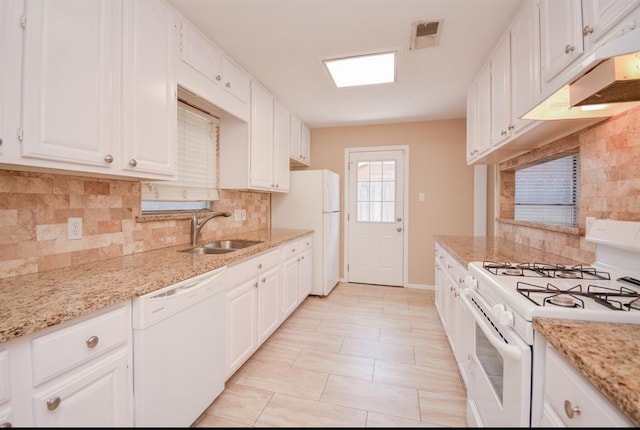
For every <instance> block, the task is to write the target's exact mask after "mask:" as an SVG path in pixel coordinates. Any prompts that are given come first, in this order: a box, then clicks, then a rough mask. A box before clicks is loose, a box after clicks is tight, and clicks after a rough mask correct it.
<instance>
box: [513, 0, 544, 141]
mask: <svg viewBox="0 0 640 430" xmlns="http://www.w3.org/2000/svg"><path fill="white" fill-rule="evenodd" d="M510 34H511V125H513V130H512V131H513V134H515V133H518V132H519V131H520V130H522V129H523V128H524V127H526V126H527V125H529V124H530V123H531V121H530V120H525V119H521V117H522V116H523V115H525V114H526V113H527V112H528V111H529V110H531V108H532V107H533V104H534V103H535V101H536V100H537V99H538V97H539V96H540V91H541V85H540V14H539V10H538V5H537V3H536V2H535V1H527V2H525V4H524V5H523V6H522V7H521V8H520V10H519V12H518V14H517V15H516V17H515V18H514V21H513V23H512V24H511V30H510Z"/></svg>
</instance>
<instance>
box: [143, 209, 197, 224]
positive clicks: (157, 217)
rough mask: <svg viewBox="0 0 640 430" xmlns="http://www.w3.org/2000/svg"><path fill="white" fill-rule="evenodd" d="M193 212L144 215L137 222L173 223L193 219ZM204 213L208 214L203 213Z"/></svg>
mask: <svg viewBox="0 0 640 430" xmlns="http://www.w3.org/2000/svg"><path fill="white" fill-rule="evenodd" d="M193 212H195V211H188V212H165V213H151V214H142V215H139V216H137V217H136V222H154V221H172V220H179V219H191V217H192V216H193ZM203 213H206V212H205V211H203Z"/></svg>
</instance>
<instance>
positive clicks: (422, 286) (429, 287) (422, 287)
mask: <svg viewBox="0 0 640 430" xmlns="http://www.w3.org/2000/svg"><path fill="white" fill-rule="evenodd" d="M404 287H405V288H414V289H416V290H432V291H433V290H435V289H436V287H435V286H434V285H425V284H407V285H405V286H404Z"/></svg>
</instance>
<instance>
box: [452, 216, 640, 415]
mask: <svg viewBox="0 0 640 430" xmlns="http://www.w3.org/2000/svg"><path fill="white" fill-rule="evenodd" d="M585 238H586V240H587V241H589V242H593V243H595V244H596V261H595V262H594V263H593V264H591V265H588V266H583V265H576V266H573V265H563V264H558V263H556V262H553V261H544V262H514V261H510V262H499V261H498V262H496V261H483V262H472V263H470V264H469V265H468V270H469V275H468V276H467V278H466V279H465V288H463V289H462V290H461V299H462V303H463V304H464V311H465V312H466V313H465V315H463V320H464V319H465V318H466V324H464V322H463V324H462V328H461V330H462V334H461V336H462V338H463V343H465V344H466V345H467V346H466V347H467V348H468V350H467V351H465V352H466V353H467V357H468V364H467V367H468V369H469V374H470V378H469V379H470V383H469V385H470V386H469V387H467V390H468V395H467V397H468V408H467V419H468V422H469V424H470V425H472V426H473V425H476V426H520V427H527V426H529V425H530V415H531V378H532V356H533V348H534V347H535V345H534V330H533V323H532V321H533V318H534V317H553V318H568V319H580V320H590V321H606V322H620V323H635V324H638V323H640V222H629V221H613V220H591V221H590V222H589V223H588V226H587V234H586V237H585ZM474 323H475V324H474Z"/></svg>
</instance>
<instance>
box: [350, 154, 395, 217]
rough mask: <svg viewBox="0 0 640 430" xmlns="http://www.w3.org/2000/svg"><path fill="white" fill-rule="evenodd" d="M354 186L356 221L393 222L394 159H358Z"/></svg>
mask: <svg viewBox="0 0 640 430" xmlns="http://www.w3.org/2000/svg"><path fill="white" fill-rule="evenodd" d="M356 187H357V193H356V212H357V213H356V219H357V221H358V222H394V217H395V189H396V162H395V160H376V161H359V162H358V163H357V175H356Z"/></svg>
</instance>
